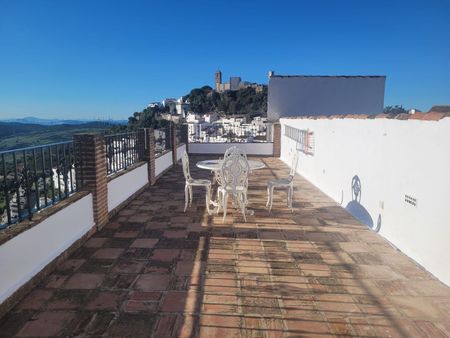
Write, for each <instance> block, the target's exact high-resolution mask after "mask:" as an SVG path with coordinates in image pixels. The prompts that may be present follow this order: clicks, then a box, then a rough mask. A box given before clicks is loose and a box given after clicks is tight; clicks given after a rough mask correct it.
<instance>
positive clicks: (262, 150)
mask: <svg viewBox="0 0 450 338" xmlns="http://www.w3.org/2000/svg"><path fill="white" fill-rule="evenodd" d="M232 146H236V147H239V148H241V149H243V150H244V151H245V152H246V153H247V154H248V155H272V154H273V143H272V142H261V143H189V154H222V155H223V154H224V153H225V150H227V149H228V148H230V147H232Z"/></svg>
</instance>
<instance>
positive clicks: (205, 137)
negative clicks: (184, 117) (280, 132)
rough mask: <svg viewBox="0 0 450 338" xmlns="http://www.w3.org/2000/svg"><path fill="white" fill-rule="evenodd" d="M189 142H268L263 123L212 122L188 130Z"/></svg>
mask: <svg viewBox="0 0 450 338" xmlns="http://www.w3.org/2000/svg"><path fill="white" fill-rule="evenodd" d="M189 142H201V143H214V142H242V143H252V142H268V139H267V126H266V125H265V124H261V125H253V124H241V125H234V124H213V125H207V126H205V127H203V126H201V125H194V127H193V128H191V130H190V132H189Z"/></svg>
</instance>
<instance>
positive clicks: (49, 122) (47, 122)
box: [0, 116, 127, 126]
mask: <svg viewBox="0 0 450 338" xmlns="http://www.w3.org/2000/svg"><path fill="white" fill-rule="evenodd" d="M1 122H8V123H10V122H13V123H22V124H34V125H42V126H56V125H62V124H67V125H80V124H86V123H97V122H98V123H107V124H111V125H118V124H119V125H120V124H126V123H127V120H84V119H82V120H62V119H41V118H38V117H34V116H27V117H23V118H19V119H5V120H0V123H1Z"/></svg>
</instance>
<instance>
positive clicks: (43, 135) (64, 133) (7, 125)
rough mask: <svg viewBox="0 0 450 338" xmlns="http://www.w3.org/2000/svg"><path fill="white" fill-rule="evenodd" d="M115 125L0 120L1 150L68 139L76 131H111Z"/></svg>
mask: <svg viewBox="0 0 450 338" xmlns="http://www.w3.org/2000/svg"><path fill="white" fill-rule="evenodd" d="M21 120H23V119H21ZM115 126H116V125H113V124H111V123H109V122H97V121H96V122H81V123H78V124H68V123H66V124H53V125H43V124H32V123H24V122H1V121H0V151H3V150H10V149H16V148H24V147H30V146H37V145H43V144H48V143H55V142H62V141H67V140H71V139H72V137H73V134H75V133H84V132H102V133H103V132H109V131H110V130H111V128H113V127H115Z"/></svg>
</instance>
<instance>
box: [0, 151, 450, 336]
mask: <svg viewBox="0 0 450 338" xmlns="http://www.w3.org/2000/svg"><path fill="white" fill-rule="evenodd" d="M163 156H164V155H163ZM161 158H162V157H160V158H159V159H161ZM206 158H211V156H210V157H206V156H205V155H201V156H191V172H192V174H193V176H195V177H204V178H209V177H210V173H208V172H206V171H204V170H200V169H198V168H196V167H195V163H196V162H197V161H199V160H202V159H206ZM259 159H260V160H261V161H263V162H264V163H265V164H266V166H267V168H265V169H261V170H257V171H255V172H253V173H252V174H251V176H250V182H249V187H250V188H249V202H250V205H249V207H250V208H251V209H253V210H254V211H255V213H254V215H253V216H248V218H247V222H244V221H243V219H242V217H241V215H240V214H239V213H238V212H237V211H234V210H233V209H232V208H230V212H229V215H228V216H227V219H226V222H225V223H223V222H222V217H221V215H212V216H209V215H208V214H207V213H206V212H205V207H204V198H203V197H204V195H203V193H204V192H203V191H201V189H199V190H198V191H196V190H194V202H193V205H192V207H191V208H189V209H188V210H187V212H186V213H184V212H183V208H184V178H183V174H182V171H181V167H180V166H179V165H176V166H174V167H172V168H171V169H169V170H165V169H164V170H163V169H161V170H160V174H159V179H158V180H157V181H156V183H155V184H154V185H151V186H148V187H146V188H144V189H143V190H142V189H141V192H140V193H139V194H138V195H137V196H136V197H134V198H132V199H131V200H128V201H127V203H128V204H127V205H126V206H125V207H123V208H121V209H120V210H119V211H118V212H117V213H116V215H115V216H114V217H112V218H111V219H110V220H109V221H108V222H107V223H106V225H105V226H104V227H103V228H102V229H101V230H99V231H97V232H95V233H94V234H93V235H92V237H90V239H88V240H87V241H86V242H84V244H83V245H81V246H80V247H79V248H78V249H77V250H75V251H74V252H73V253H71V254H70V256H69V257H67V259H66V260H64V262H62V263H61V264H59V265H58V266H57V267H56V269H55V270H54V272H52V273H51V274H49V275H48V276H47V277H46V278H45V279H44V280H42V282H40V283H39V284H38V285H37V286H36V287H35V288H34V289H33V290H32V291H31V292H30V293H29V294H28V295H27V296H25V297H24V298H23V300H22V301H21V302H20V303H19V304H18V305H17V306H15V307H14V308H13V309H11V310H10V311H9V312H8V313H7V314H6V315H5V316H4V317H3V318H2V319H1V320H0V332H1V333H2V335H4V336H23V337H24V336H37V335H40V336H101V335H108V336H130V337H144V336H148V337H196V336H198V337H219V336H224V337H283V336H284V337H292V336H296V337H298V336H301V337H303V336H359V337H360V336H366V337H369V336H370V337H374V336H377V337H379V336H395V337H397V336H398V337H422V336H436V337H437V336H443V335H449V334H450V327H449V325H448V323H449V322H450V312H449V304H450V289H449V288H448V287H446V286H445V285H444V284H442V283H440V282H439V281H438V280H437V279H436V278H434V277H433V276H432V275H431V274H429V273H428V272H426V271H425V270H424V269H422V268H421V267H420V266H418V265H417V264H416V263H415V262H414V261H413V260H411V259H410V258H408V257H407V256H405V255H404V254H402V253H401V252H400V251H398V250H396V249H395V248H394V247H393V246H392V245H391V244H390V243H389V242H388V241H387V240H386V239H384V238H383V237H381V236H380V235H379V234H377V233H376V232H374V231H372V230H371V229H370V228H368V227H367V226H366V225H363V224H361V223H360V222H359V221H358V220H356V219H355V218H354V217H353V216H351V215H350V214H349V213H348V212H347V211H346V210H345V209H343V208H342V207H341V206H340V205H339V204H337V203H336V202H335V201H333V200H332V199H331V198H330V197H328V196H326V195H325V194H324V193H322V192H321V191H320V190H319V189H318V188H316V187H315V186H314V185H312V184H311V183H310V182H309V181H307V180H306V179H304V178H303V177H302V176H300V175H297V176H296V178H295V192H294V211H293V212H292V213H291V212H290V210H288V209H287V207H286V205H285V194H284V193H282V192H276V193H275V200H274V206H273V211H272V213H270V214H269V213H268V211H267V210H266V208H265V202H266V182H267V181H268V180H270V179H273V178H279V177H285V176H287V173H288V171H289V168H288V167H287V166H286V165H285V164H284V163H283V162H282V161H280V159H278V158H275V157H260V158H259ZM158 165H161V164H156V166H158ZM127 179H129V178H127ZM112 182H114V181H112ZM110 183H111V182H110ZM110 189H111V188H110V187H108V190H109V191H110ZM116 191H119V190H116ZM119 202H120V201H119ZM119 202H117V205H118V204H119Z"/></svg>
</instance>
